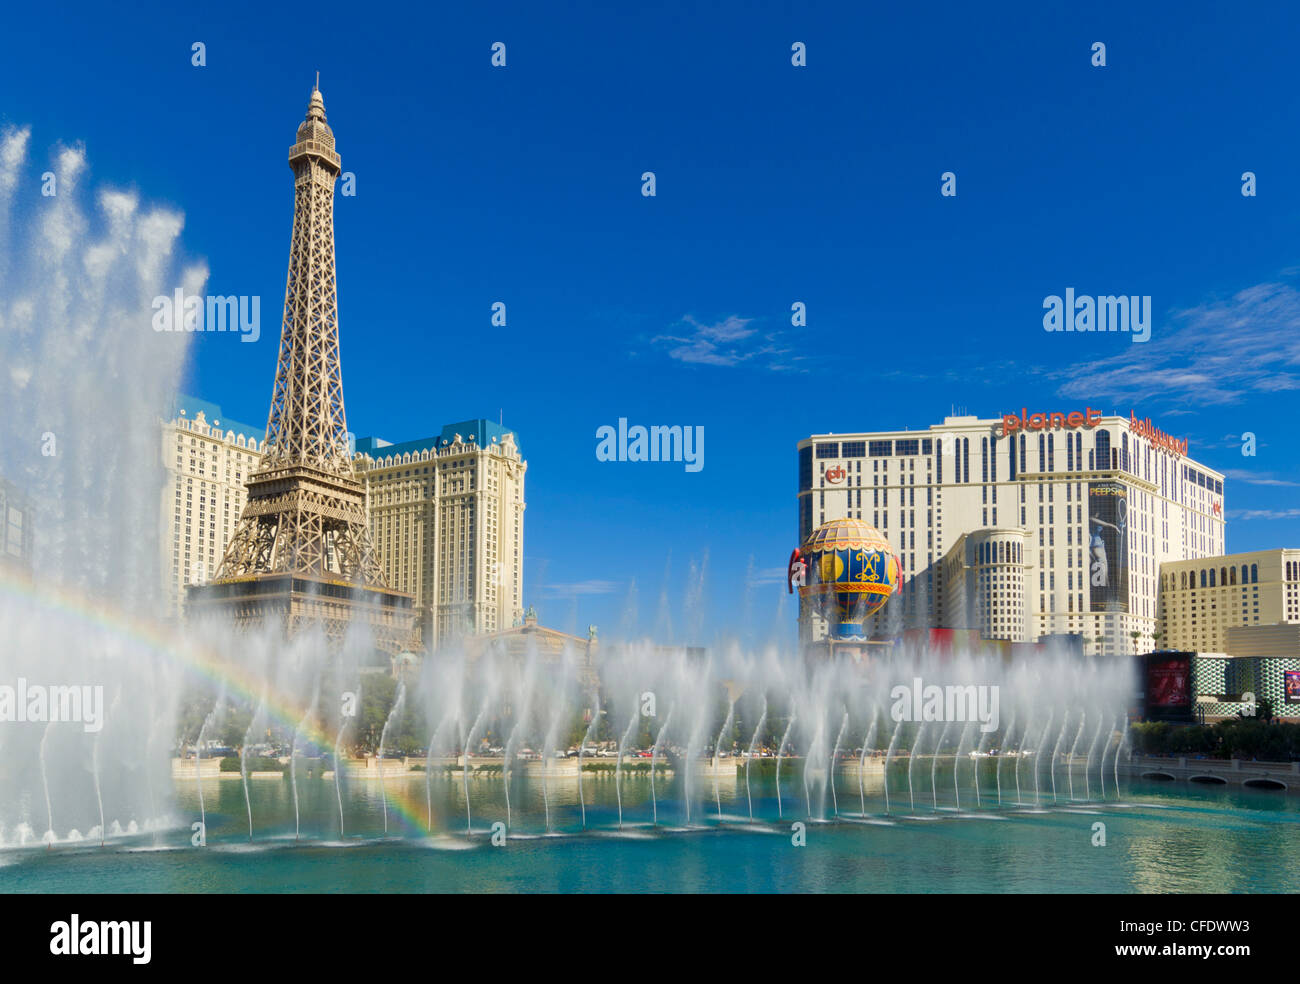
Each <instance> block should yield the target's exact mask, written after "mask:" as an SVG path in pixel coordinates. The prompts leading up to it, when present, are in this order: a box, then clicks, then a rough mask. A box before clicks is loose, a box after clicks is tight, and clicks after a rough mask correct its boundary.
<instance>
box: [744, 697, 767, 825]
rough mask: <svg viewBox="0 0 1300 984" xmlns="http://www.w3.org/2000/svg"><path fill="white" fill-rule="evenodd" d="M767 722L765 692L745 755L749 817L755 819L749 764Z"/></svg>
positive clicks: (746, 795) (746, 797)
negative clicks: (750, 788)
mask: <svg viewBox="0 0 1300 984" xmlns="http://www.w3.org/2000/svg"><path fill="white" fill-rule="evenodd" d="M766 723H767V694H763V710H762V713H760V714H759V715H758V727H756V728H755V729H754V737H753V738H751V739H749V754H748V755H747V756H746V757H745V799H746V800H747V801H748V802H749V819H750V820H751V821H752V820H753V819H754V797H753V795H752V794H751V793H750V790H749V766H750V763H751V762H753V761H754V750H755V749H756V748H757V747H758V736H759V735H760V734H761V733H762V731H763V725H765V724H766Z"/></svg>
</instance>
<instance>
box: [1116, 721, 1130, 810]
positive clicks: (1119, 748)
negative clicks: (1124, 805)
mask: <svg viewBox="0 0 1300 984" xmlns="http://www.w3.org/2000/svg"><path fill="white" fill-rule="evenodd" d="M1127 738H1128V716H1127V715H1125V717H1124V730H1123V731H1121V732H1120V734H1119V744H1118V745H1116V746H1115V798H1116V799H1119V754H1120V752H1122V751H1123V750H1124V741H1125V740H1126V739H1127Z"/></svg>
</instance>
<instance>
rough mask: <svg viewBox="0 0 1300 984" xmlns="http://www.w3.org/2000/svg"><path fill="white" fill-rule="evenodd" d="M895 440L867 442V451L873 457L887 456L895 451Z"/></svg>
mask: <svg viewBox="0 0 1300 984" xmlns="http://www.w3.org/2000/svg"><path fill="white" fill-rule="evenodd" d="M893 448H894V442H893V441H870V442H868V444H867V453H868V454H869V455H870V456H871V457H873V458H887V457H889V455H891V454H893V453H894V450H893Z"/></svg>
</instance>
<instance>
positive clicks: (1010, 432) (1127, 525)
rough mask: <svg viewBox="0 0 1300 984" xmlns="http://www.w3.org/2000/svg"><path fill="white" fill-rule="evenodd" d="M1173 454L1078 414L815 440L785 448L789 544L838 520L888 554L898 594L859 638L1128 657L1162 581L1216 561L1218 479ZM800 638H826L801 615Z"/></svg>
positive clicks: (948, 421)
mask: <svg viewBox="0 0 1300 984" xmlns="http://www.w3.org/2000/svg"><path fill="white" fill-rule="evenodd" d="M1186 453H1187V447H1186V442H1182V441H1177V440H1175V439H1173V438H1171V437H1169V436H1168V435H1166V434H1164V433H1162V432H1161V431H1159V430H1157V429H1156V428H1155V427H1154V426H1153V425H1152V424H1151V423H1150V421H1140V420H1138V418H1137V417H1136V415H1135V414H1132V413H1130V415H1129V416H1127V417H1124V416H1118V415H1109V414H1103V413H1102V412H1101V411H1099V410H1094V409H1092V408H1091V407H1085V408H1079V409H1077V410H1071V411H1066V412H1052V413H1030V412H1029V411H1028V410H1027V409H1026V410H1022V411H1021V412H1019V413H1008V414H1005V415H1001V416H998V417H992V418H979V417H974V416H950V417H947V418H945V419H944V421H943V423H941V424H933V425H931V426H930V427H929V428H928V429H926V430H922V431H907V430H905V431H881V432H873V433H855V434H814V435H812V436H811V437H808V438H806V439H804V440H802V441H800V442H799V443H798V480H799V484H798V505H797V516H798V531H799V542H800V543H802V542H803V541H804V539H805V538H806V537H807V535H808V533H809V532H810V531H811V530H813V529H814V528H816V527H817V526H818V525H820V524H821V523H823V522H825V521H826V520H829V519H836V518H841V517H852V518H857V519H862V520H865V521H867V522H869V523H871V524H872V525H873V526H875V527H876V528H877V529H878V530H880V532H881V533H882V534H883V535H884V536H885V537H886V538H887V539H888V540H889V542H890V544H891V545H892V546H893V548H894V551H895V552H896V553H897V554H898V556H899V558H900V559H901V561H902V568H903V576H904V585H903V588H902V589H901V590H900V591H899V593H898V594H896V595H895V596H894V597H893V598H891V599H890V601H889V602H888V603H887V604H886V605H885V606H884V608H882V609H881V610H880V611H879V612H878V613H876V614H875V615H873V616H872V618H871V619H870V620H869V622H868V625H867V629H868V635H870V636H874V637H878V638H889V637H894V636H897V635H900V634H901V633H902V632H903V631H904V630H905V629H909V628H920V627H929V626H941V627H947V628H960V629H978V630H979V631H980V632H981V634H983V635H984V636H985V637H986V638H990V639H1003V640H1007V641H1011V642H1032V641H1035V640H1038V639H1040V638H1042V637H1045V636H1052V635H1082V636H1083V637H1084V640H1085V642H1087V643H1088V647H1087V648H1088V651H1090V652H1100V653H1105V654H1120V653H1129V652H1133V651H1134V647H1135V645H1136V643H1135V641H1134V640H1133V638H1132V634H1133V633H1135V632H1136V633H1140V634H1141V636H1142V637H1146V638H1149V637H1150V636H1151V635H1152V633H1154V632H1155V631H1158V626H1159V607H1158V595H1159V585H1160V569H1161V565H1162V564H1165V563H1168V562H1172V561H1182V560H1191V559H1196V558H1202V557H1209V556H1213V555H1216V554H1220V553H1222V552H1223V543H1224V522H1223V476H1222V474H1221V473H1219V472H1216V471H1214V470H1213V469H1210V468H1206V467H1205V466H1203V465H1200V464H1197V463H1196V462H1194V461H1192V460H1191V459H1189V458H1188V457H1187V456H1186ZM800 626H801V629H800V635H801V638H804V639H806V640H817V639H820V638H822V636H823V635H824V633H825V625H824V624H823V623H822V620H821V619H820V618H819V617H818V616H816V615H815V614H813V613H812V612H811V611H809V612H802V611H801V618H800ZM1099 639H1100V640H1101V641H1098V640H1099Z"/></svg>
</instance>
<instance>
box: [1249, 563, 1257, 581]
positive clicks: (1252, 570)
mask: <svg viewBox="0 0 1300 984" xmlns="http://www.w3.org/2000/svg"><path fill="white" fill-rule="evenodd" d="M1250 583H1251V584H1258V583H1259V565H1258V564H1251V565H1250Z"/></svg>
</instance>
